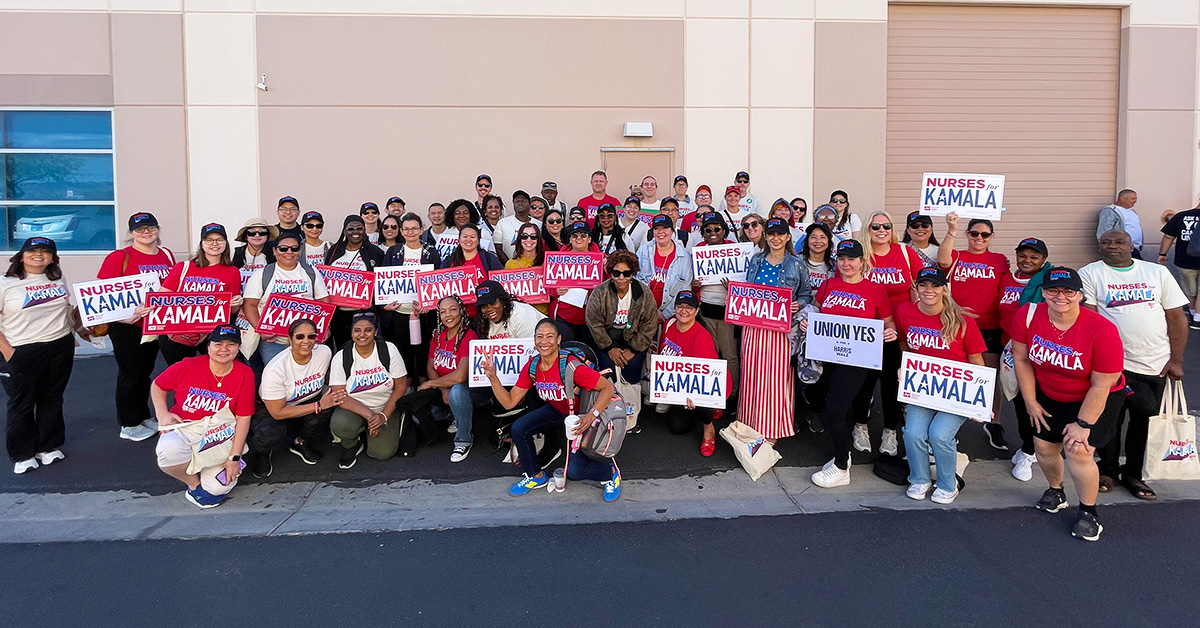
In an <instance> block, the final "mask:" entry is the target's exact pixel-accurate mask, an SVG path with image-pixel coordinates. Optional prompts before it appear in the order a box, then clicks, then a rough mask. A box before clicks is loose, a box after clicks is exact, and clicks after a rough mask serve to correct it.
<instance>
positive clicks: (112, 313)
mask: <svg viewBox="0 0 1200 628" xmlns="http://www.w3.org/2000/svg"><path fill="white" fill-rule="evenodd" d="M158 287H159V278H158V273H142V274H140V275H130V276H125V277H114V278H113V279H97V280H96V281H88V282H84V283H77V284H75V285H74V286H72V290H74V291H75V302H76V303H78V304H79V317H80V318H81V319H83V326H84V327H91V326H93V325H100V324H102V323H112V322H116V321H123V320H127V319H129V318H131V317H133V314H134V310H136V309H137V308H138V306H139V305H141V304H142V303H145V302H146V293H149V292H154V291H155V290H158Z"/></svg>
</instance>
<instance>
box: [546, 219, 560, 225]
mask: <svg viewBox="0 0 1200 628" xmlns="http://www.w3.org/2000/svg"><path fill="white" fill-rule="evenodd" d="M546 223H547V224H551V225H561V224H562V223H563V221H562V218H559V219H558V220H547V221H546Z"/></svg>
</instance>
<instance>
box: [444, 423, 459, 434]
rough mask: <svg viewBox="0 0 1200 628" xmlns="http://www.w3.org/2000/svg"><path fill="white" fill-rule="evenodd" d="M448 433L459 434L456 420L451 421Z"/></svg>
mask: <svg viewBox="0 0 1200 628" xmlns="http://www.w3.org/2000/svg"><path fill="white" fill-rule="evenodd" d="M446 433H447V434H457V433H458V425H457V424H455V423H454V421H451V422H450V426H449V427H447V428H446Z"/></svg>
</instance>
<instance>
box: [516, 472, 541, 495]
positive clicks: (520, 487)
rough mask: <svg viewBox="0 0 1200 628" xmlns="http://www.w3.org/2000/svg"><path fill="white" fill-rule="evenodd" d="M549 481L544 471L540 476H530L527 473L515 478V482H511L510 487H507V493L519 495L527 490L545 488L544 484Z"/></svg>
mask: <svg viewBox="0 0 1200 628" xmlns="http://www.w3.org/2000/svg"><path fill="white" fill-rule="evenodd" d="M549 483H550V476H548V475H546V474H544V473H543V474H542V477H540V478H531V477H529V476H528V475H525V476H522V477H521V479H519V480H517V483H516V484H513V485H512V488H510V489H508V494H509V495H512V496H513V497H520V496H521V495H524V494H525V493H528V492H529V491H532V490H535V489H539V488H545V486H546V484H549Z"/></svg>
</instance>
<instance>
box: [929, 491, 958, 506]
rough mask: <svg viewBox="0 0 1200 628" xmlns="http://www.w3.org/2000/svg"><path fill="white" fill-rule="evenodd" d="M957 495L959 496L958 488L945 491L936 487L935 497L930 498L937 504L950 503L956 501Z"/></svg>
mask: <svg viewBox="0 0 1200 628" xmlns="http://www.w3.org/2000/svg"><path fill="white" fill-rule="evenodd" d="M955 497H958V489H954V492H953V493H951V492H950V491H943V490H942V489H940V488H936V489H934V490H933V497H930V498H929V499H931V500H932V501H933V503H935V504H949V503H951V502H953V501H954V498H955Z"/></svg>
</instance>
